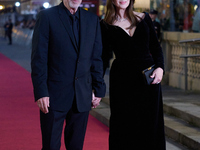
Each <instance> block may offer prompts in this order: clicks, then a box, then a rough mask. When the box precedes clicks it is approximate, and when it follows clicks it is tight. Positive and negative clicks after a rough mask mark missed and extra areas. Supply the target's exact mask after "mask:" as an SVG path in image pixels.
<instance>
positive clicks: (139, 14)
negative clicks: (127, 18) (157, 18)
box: [133, 11, 145, 18]
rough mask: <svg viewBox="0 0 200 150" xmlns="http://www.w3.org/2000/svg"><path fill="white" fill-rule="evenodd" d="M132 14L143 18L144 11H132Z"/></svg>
mask: <svg viewBox="0 0 200 150" xmlns="http://www.w3.org/2000/svg"><path fill="white" fill-rule="evenodd" d="M133 13H134V15H136V16H138V17H139V18H144V17H145V13H140V12H136V11H133Z"/></svg>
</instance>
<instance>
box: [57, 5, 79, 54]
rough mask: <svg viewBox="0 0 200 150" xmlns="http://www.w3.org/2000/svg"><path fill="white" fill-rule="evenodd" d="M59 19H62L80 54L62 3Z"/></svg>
mask: <svg viewBox="0 0 200 150" xmlns="http://www.w3.org/2000/svg"><path fill="white" fill-rule="evenodd" d="M59 17H60V20H61V21H62V23H63V25H64V27H65V29H66V30H67V32H68V34H69V36H70V38H71V40H72V43H73V45H74V47H75V49H76V51H77V52H78V47H77V45H76V41H75V38H74V35H73V31H72V30H71V28H70V24H69V21H68V19H67V14H66V12H65V9H64V8H63V4H62V3H61V4H60V5H59ZM81 38H82V37H81Z"/></svg>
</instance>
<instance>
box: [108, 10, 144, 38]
mask: <svg viewBox="0 0 200 150" xmlns="http://www.w3.org/2000/svg"><path fill="white" fill-rule="evenodd" d="M145 17H146V14H145V13H144V17H142V19H141V21H140V22H139V23H138V25H137V26H136V28H135V31H134V32H133V35H132V36H131V35H129V34H128V33H127V32H126V31H125V30H124V29H123V28H122V27H120V26H117V25H111V26H113V27H117V28H119V29H120V30H122V31H123V32H124V33H125V34H126V35H127V36H129V37H130V38H133V37H134V35H135V32H136V31H137V28H138V26H139V25H140V23H141V22H142V21H143V20H144V19H145Z"/></svg>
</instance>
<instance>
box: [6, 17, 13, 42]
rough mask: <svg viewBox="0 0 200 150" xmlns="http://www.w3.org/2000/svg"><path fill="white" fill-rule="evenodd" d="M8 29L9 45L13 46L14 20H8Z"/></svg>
mask: <svg viewBox="0 0 200 150" xmlns="http://www.w3.org/2000/svg"><path fill="white" fill-rule="evenodd" d="M6 28H7V36H8V39H9V43H8V44H9V45H12V29H13V23H12V20H11V19H9V20H8V24H7V26H6Z"/></svg>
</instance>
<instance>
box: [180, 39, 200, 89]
mask: <svg viewBox="0 0 200 150" xmlns="http://www.w3.org/2000/svg"><path fill="white" fill-rule="evenodd" d="M179 43H180V44H183V43H186V44H200V38H198V39H189V40H182V41H179ZM185 48H186V49H187V47H185ZM186 52H187V50H186ZM192 57H200V54H196V55H181V56H180V58H184V71H185V91H187V89H188V83H187V82H188V79H187V77H188V76H187V74H188V65H187V63H188V58H192Z"/></svg>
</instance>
